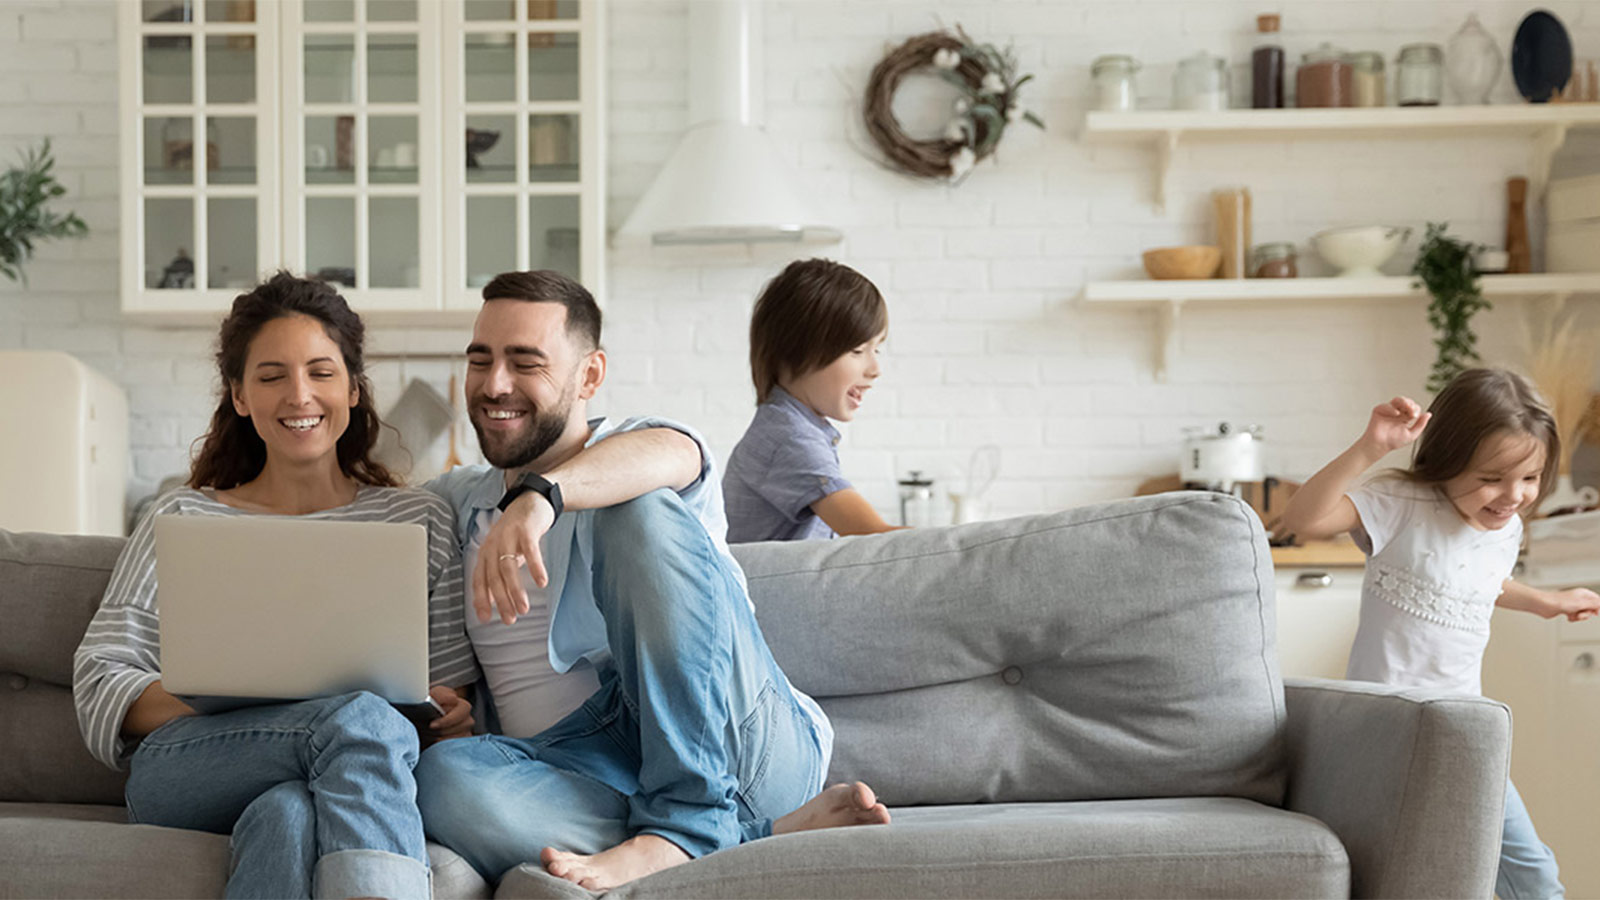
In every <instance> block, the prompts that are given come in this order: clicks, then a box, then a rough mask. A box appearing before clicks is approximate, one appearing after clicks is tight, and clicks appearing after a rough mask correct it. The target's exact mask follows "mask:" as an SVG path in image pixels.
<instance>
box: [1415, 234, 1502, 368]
mask: <svg viewBox="0 0 1600 900" xmlns="http://www.w3.org/2000/svg"><path fill="white" fill-rule="evenodd" d="M1448 228H1449V223H1447V222H1429V223H1428V232H1427V235H1426V236H1425V237H1423V239H1422V247H1421V248H1420V250H1419V251H1418V252H1417V261H1416V263H1414V264H1413V265H1412V266H1411V274H1413V275H1415V276H1417V278H1418V279H1420V280H1421V282H1422V285H1423V287H1426V288H1427V289H1428V293H1429V294H1430V295H1431V296H1432V297H1433V299H1432V301H1431V302H1429V303H1428V324H1430V325H1432V326H1433V330H1434V339H1433V345H1434V347H1435V348H1436V349H1437V350H1438V355H1437V356H1435V357H1434V360H1433V370H1432V371H1431V372H1429V373H1428V391H1429V392H1430V393H1435V394H1437V393H1438V392H1439V391H1442V390H1444V386H1445V385H1447V384H1449V383H1450V379H1452V378H1454V377H1456V375H1458V374H1460V373H1461V372H1462V371H1463V370H1465V369H1469V368H1472V365H1473V364H1474V363H1477V362H1479V361H1480V357H1479V356H1478V336H1477V334H1475V333H1474V332H1473V330H1472V317H1473V316H1475V315H1477V314H1478V312H1479V311H1480V310H1485V309H1489V308H1490V303H1489V301H1488V300H1486V299H1484V296H1483V290H1482V288H1481V287H1480V285H1479V284H1478V273H1477V272H1476V271H1474V270H1473V266H1472V259H1473V256H1474V255H1475V254H1476V253H1477V252H1478V251H1479V250H1482V249H1483V247H1482V246H1481V245H1479V244H1473V243H1470V242H1468V241H1463V240H1459V239H1457V238H1453V237H1451V236H1449V235H1448V234H1446V233H1445V231H1446V229H1448Z"/></svg>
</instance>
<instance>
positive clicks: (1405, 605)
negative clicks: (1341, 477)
mask: <svg viewBox="0 0 1600 900" xmlns="http://www.w3.org/2000/svg"><path fill="white" fill-rule="evenodd" d="M1348 496H1349V497H1350V500H1351V502H1353V503H1354V504H1355V507H1356V512H1357V513H1358V514H1359V515H1360V517H1361V526H1360V527H1359V528H1357V529H1355V531H1353V532H1352V536H1353V537H1354V538H1355V539H1356V543H1357V544H1358V545H1360V546H1361V549H1362V550H1363V551H1365V552H1366V554H1367V557H1368V559H1367V572H1366V578H1365V579H1364V580H1363V582H1362V585H1361V624H1360V626H1359V627H1358V628H1357V629H1356V638H1355V643H1354V645H1353V646H1351V648H1350V665H1349V667H1348V669H1346V671H1345V677H1346V678H1349V679H1352V680H1356V681H1378V682H1382V683H1384V684H1393V685H1401V686H1405V687H1428V688H1440V689H1443V690H1450V691H1456V692H1460V693H1465V694H1481V693H1482V692H1483V686H1482V671H1483V651H1484V648H1485V647H1487V646H1488V644H1489V618H1490V616H1492V615H1493V614H1494V604H1495V600H1496V599H1497V598H1499V596H1500V594H1501V593H1502V592H1503V589H1504V588H1503V586H1504V583H1505V580H1506V579H1507V578H1509V577H1511V569H1512V567H1513V566H1514V565H1515V564H1516V561H1517V548H1518V547H1519V546H1520V545H1521V543H1522V519H1521V518H1513V519H1512V520H1511V521H1510V522H1509V523H1508V524H1506V525H1505V526H1504V527H1502V528H1500V529H1498V530H1496V531H1479V530H1478V529H1476V528H1473V527H1472V526H1471V525H1469V524H1467V522H1466V521H1465V520H1464V519H1462V518H1461V514H1460V513H1459V512H1457V511H1456V508H1455V506H1454V505H1453V504H1451V502H1450V501H1449V499H1447V498H1446V497H1445V496H1444V495H1443V494H1441V493H1440V492H1439V490H1438V489H1437V488H1435V487H1432V486H1430V485H1421V484H1415V483H1412V482H1409V481H1402V480H1400V479H1394V478H1380V479H1378V480H1375V481H1372V482H1369V483H1368V484H1366V485H1364V486H1362V487H1361V488H1358V489H1357V490H1354V491H1351V492H1350V494H1349V495H1348Z"/></svg>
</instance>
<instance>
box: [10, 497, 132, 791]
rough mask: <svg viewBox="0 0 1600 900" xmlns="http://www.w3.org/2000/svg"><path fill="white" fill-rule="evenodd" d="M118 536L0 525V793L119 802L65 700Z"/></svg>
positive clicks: (118, 781)
mask: <svg viewBox="0 0 1600 900" xmlns="http://www.w3.org/2000/svg"><path fill="white" fill-rule="evenodd" d="M122 544H123V539H122V538H115V537H81V536H76V535H59V534H34V533H23V534H18V533H13V532H9V531H5V530H3V529H0V635H3V637H0V721H4V722H5V723H6V727H4V728H0V759H3V760H5V761H6V763H5V765H0V801H5V800H15V801H39V802H59V803H119V804H120V803H121V802H122V783H123V775H122V773H119V772H113V771H111V770H110V769H107V768H106V767H105V766H103V765H101V764H100V763H98V762H96V761H95V759H94V757H92V756H90V755H89V750H88V748H86V747H85V746H84V744H83V735H82V733H81V732H79V730H78V716H77V712H76V711H75V709H74V708H73V705H72V654H73V651H75V650H77V649H78V641H79V640H81V639H82V638H83V632H84V630H85V629H86V628H88V627H89V620H90V619H91V618H93V616H94V612H95V610H96V609H98V608H99V607H100V597H101V595H103V594H104V593H105V590H106V582H107V581H109V580H110V579H111V567H112V566H113V565H115V564H116V561H117V554H118V553H120V552H122Z"/></svg>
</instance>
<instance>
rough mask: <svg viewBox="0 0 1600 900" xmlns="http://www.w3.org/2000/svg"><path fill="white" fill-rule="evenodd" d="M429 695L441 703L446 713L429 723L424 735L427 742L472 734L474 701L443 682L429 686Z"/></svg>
mask: <svg viewBox="0 0 1600 900" xmlns="http://www.w3.org/2000/svg"><path fill="white" fill-rule="evenodd" d="M428 696H429V697H432V698H433V699H434V702H435V703H438V704H439V706H440V708H441V709H443V710H444V715H442V716H440V717H439V718H437V719H434V720H433V721H432V722H429V723H428V732H427V733H426V734H424V735H423V738H424V741H425V743H430V744H431V743H434V742H436V741H447V740H449V739H451V738H458V737H471V736H472V726H473V724H474V722H473V719H472V701H470V700H468V699H467V698H465V697H463V696H461V694H460V693H458V692H457V691H456V689H455V688H450V687H445V686H444V685H442V684H439V685H434V686H433V687H431V688H429V689H428Z"/></svg>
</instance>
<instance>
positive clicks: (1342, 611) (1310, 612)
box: [1275, 566, 1366, 678]
mask: <svg viewBox="0 0 1600 900" xmlns="http://www.w3.org/2000/svg"><path fill="white" fill-rule="evenodd" d="M1365 571H1366V570H1365V569H1363V568H1362V567H1360V566H1330V567H1327V568H1309V567H1307V568H1302V567H1298V566H1296V567H1283V568H1280V569H1278V570H1277V574H1276V576H1275V587H1276V588H1277V595H1278V606H1277V611H1278V666H1279V668H1280V669H1281V670H1282V672H1283V677H1285V678H1343V677H1344V670H1345V663H1346V662H1348V661H1349V659H1350V642H1351V641H1352V640H1354V639H1355V636H1356V625H1357V623H1358V622H1360V619H1361V577H1362V574H1363V573H1364V572H1365Z"/></svg>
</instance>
